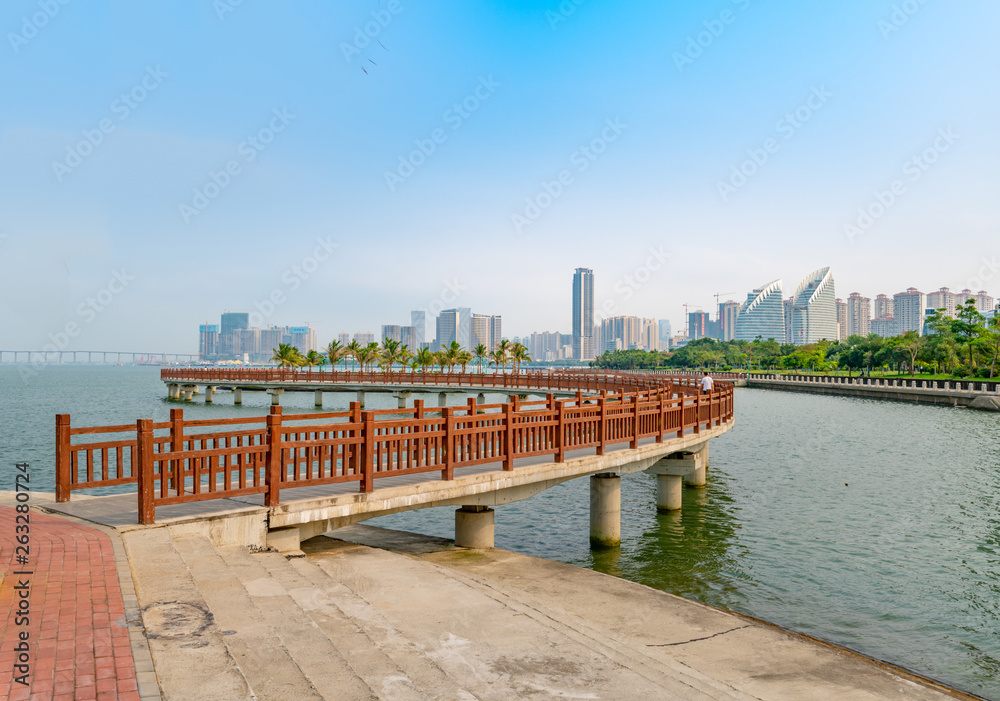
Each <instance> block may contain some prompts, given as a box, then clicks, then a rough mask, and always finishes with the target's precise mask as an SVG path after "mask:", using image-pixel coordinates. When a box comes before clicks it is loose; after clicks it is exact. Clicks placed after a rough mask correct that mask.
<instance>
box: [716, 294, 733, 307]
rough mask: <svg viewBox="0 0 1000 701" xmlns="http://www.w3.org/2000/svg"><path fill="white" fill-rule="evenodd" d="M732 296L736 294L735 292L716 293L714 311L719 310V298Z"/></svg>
mask: <svg viewBox="0 0 1000 701" xmlns="http://www.w3.org/2000/svg"><path fill="white" fill-rule="evenodd" d="M734 294H736V293H735V292H716V293H715V308H716V309H718V308H719V297H722V296H723V295H734Z"/></svg>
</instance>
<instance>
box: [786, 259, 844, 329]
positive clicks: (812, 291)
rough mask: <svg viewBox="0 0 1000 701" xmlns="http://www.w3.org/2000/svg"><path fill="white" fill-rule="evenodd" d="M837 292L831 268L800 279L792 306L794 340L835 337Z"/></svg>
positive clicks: (822, 269)
mask: <svg viewBox="0 0 1000 701" xmlns="http://www.w3.org/2000/svg"><path fill="white" fill-rule="evenodd" d="M839 335H840V334H839V330H838V328H837V295H836V290H835V289H834V282H833V275H832V274H831V273H830V268H820V269H819V270H815V271H813V272H812V273H810V274H809V275H807V276H806V277H805V279H803V280H802V282H801V283H799V287H798V289H797V290H795V308H794V309H793V310H792V343H794V344H795V345H798V346H802V345H805V344H807V343H816V342H818V341H822V340H824V339H826V340H828V341H836V340H837V338H838V337H839Z"/></svg>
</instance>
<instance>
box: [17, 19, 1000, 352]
mask: <svg viewBox="0 0 1000 701" xmlns="http://www.w3.org/2000/svg"><path fill="white" fill-rule="evenodd" d="M63 2H64V3H65V4H63V3H62V2H59V0H41V1H39V0H33V1H32V0H8V2H6V3H4V4H3V7H2V8H0V30H2V33H3V43H2V45H0V88H2V90H3V95H4V100H3V103H2V105H3V107H2V110H0V164H2V168H0V236H2V238H0V290H2V293H3V297H2V302H0V329H2V332H0V347H3V348H4V349H8V348H12V347H16V348H21V349H26V348H28V347H32V348H37V347H40V346H41V345H43V344H45V343H48V342H50V340H51V336H52V335H55V336H56V337H59V334H60V333H61V332H63V331H64V330H65V328H66V326H67V324H75V326H74V327H73V330H74V331H77V333H76V334H75V335H74V336H73V337H72V338H70V339H69V342H68V345H67V347H68V348H78V349H87V348H98V349H100V348H108V349H123V350H132V349H135V350H139V351H160V350H163V351H170V352H192V351H195V350H196V349H197V333H196V331H197V324H198V323H203V322H204V321H206V320H209V321H212V322H217V320H218V316H219V314H220V312H222V311H224V310H226V309H231V310H234V311H236V310H246V311H254V310H255V309H256V310H263V311H262V312H261V316H262V318H263V319H264V321H265V323H274V324H293V325H294V324H299V323H302V322H305V321H308V322H310V323H311V324H312V325H313V326H314V327H316V328H317V329H318V330H319V336H320V341H321V342H323V343H325V342H326V341H328V340H330V339H331V338H332V337H333V336H334V334H336V333H338V332H340V331H348V332H352V333H353V332H355V331H365V330H370V331H373V332H375V333H378V332H379V327H380V325H381V324H388V323H407V322H408V319H409V311H410V310H411V309H420V308H427V309H432V310H433V309H436V308H440V307H442V306H454V305H458V306H470V307H472V308H473V309H474V310H475V311H477V312H484V313H494V314H501V315H503V317H504V330H505V333H506V334H507V335H522V334H527V333H530V332H531V331H541V330H561V331H563V332H568V331H569V328H570V318H571V310H570V291H571V279H572V272H573V270H574V268H576V267H578V266H584V267H591V268H593V269H594V271H595V276H596V296H597V303H598V306H599V307H600V306H602V305H606V306H607V308H608V309H609V310H612V311H613V312H614V313H623V314H635V315H641V316H651V317H657V318H668V319H671V320H672V321H673V322H674V325H675V327H676V326H678V325H679V324H678V322H680V321H681V317H682V314H683V307H682V305H683V304H684V303H689V304H691V305H692V309H694V308H698V307H701V308H704V309H706V310H708V309H710V308H711V307H712V305H713V304H714V297H713V295H714V294H715V293H723V296H724V298H727V297H728V298H733V299H737V300H740V299H744V298H745V296H746V293H747V291H748V290H749V289H751V288H753V287H755V286H757V285H759V284H761V283H764V282H768V281H770V280H772V279H774V278H777V277H781V278H783V279H784V281H785V288H786V294H791V291H793V290H794V287H795V286H796V285H797V284H798V282H799V280H800V279H801V278H802V277H804V276H805V275H806V274H807V273H809V272H810V271H812V270H815V269H817V268H820V267H823V266H826V265H830V266H832V268H833V273H834V277H835V279H836V282H837V290H838V295H839V296H841V297H846V296H847V295H848V294H849V293H850V292H853V291H859V292H861V293H863V294H866V295H869V296H874V295H876V294H878V293H882V292H884V293H888V294H892V293H894V292H897V291H900V290H902V289H904V288H906V287H908V286H911V285H912V286H916V287H919V288H921V289H923V290H924V291H930V290H933V289H936V288H937V287H939V286H949V287H951V288H953V289H961V288H963V287H966V286H970V287H974V288H977V289H978V288H980V287H982V288H985V289H987V290H989V291H990V292H991V293H994V294H996V293H1000V265H998V260H1000V237H998V236H997V233H998V223H1000V221H998V220H1000V197H997V194H996V192H997V185H998V172H997V168H996V163H997V162H998V160H1000V139H998V128H997V124H1000V109H998V107H1000V93H998V91H997V87H998V85H997V82H998V76H1000V46H998V45H997V43H996V41H995V36H996V32H997V28H998V20H1000V6H998V5H997V4H996V3H995V2H989V1H987V0H966V1H955V2H949V3H945V2H943V1H942V0H926V1H925V2H923V3H921V2H920V1H919V0H908V2H894V1H889V0H865V1H864V2H862V1H861V0H842V1H840V2H820V3H793V2H790V1H782V2H777V1H772V2H769V3H764V2H760V1H759V0H736V1H732V0H713V1H712V2H702V3H697V4H695V3H681V2H628V1H624V2H616V3H610V2H597V0H576V2H574V1H573V0H566V1H565V2H558V1H556V0H551V1H542V0H536V1H534V2H528V1H523V2H496V1H495V2H459V1H458V0H454V1H450V2H449V1H442V2H420V3H417V2H412V1H411V0H398V2H388V1H387V0H381V1H379V0H344V1H342V2H337V3H325V2H318V1H316V2H298V3H294V4H292V3H276V2H264V1H263V0H243V1H242V2H237V0H217V1H216V2H213V1H212V0H187V1H182V0H178V1H175V2H144V3H133V2H124V1H111V0H105V1H103V2H99V1H95V2H88V3H84V2H82V1H81V0H68V1H67V0H63ZM366 71H367V72H366ZM123 96H124V97H123ZM796 114H798V117H796ZM789 115H790V116H789ZM94 144H96V145H94ZM421 149H422V150H421ZM227 168H228V169H229V172H228V173H227V172H226V171H227ZM741 168H742V172H740V169H741ZM213 174H214V176H213ZM894 187H895V193H894V192H893V189H894ZM859 210H861V211H860V212H859ZM321 259H322V260H321ZM976 283H979V284H978V285H977V284H976ZM448 289H457V290H458V292H457V293H454V294H451V293H448V294H446V295H445V299H442V296H441V293H442V290H448ZM275 291H277V293H278V295H277V297H276V298H277V299H280V300H281V301H280V302H279V303H278V304H276V305H274V308H273V310H269V306H268V305H269V302H268V300H269V298H271V296H272V295H273V294H274V293H275ZM89 300H93V302H90V301H89ZM88 305H89V306H88ZM268 311H269V313H264V312H268Z"/></svg>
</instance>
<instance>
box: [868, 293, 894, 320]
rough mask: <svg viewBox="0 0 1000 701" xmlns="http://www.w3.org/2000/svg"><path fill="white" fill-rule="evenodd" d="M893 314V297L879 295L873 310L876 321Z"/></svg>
mask: <svg viewBox="0 0 1000 701" xmlns="http://www.w3.org/2000/svg"><path fill="white" fill-rule="evenodd" d="M893 313H894V310H893V306H892V297H889V296H888V295H879V296H878V297H876V298H875V309H874V310H873V314H874V317H875V318H876V319H881V318H883V317H887V316H893Z"/></svg>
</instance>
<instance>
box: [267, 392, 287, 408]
mask: <svg viewBox="0 0 1000 701" xmlns="http://www.w3.org/2000/svg"><path fill="white" fill-rule="evenodd" d="M284 391H285V390H283V389H269V390H267V393H268V394H270V395H271V406H280V405H281V395H282V394H283V393H284Z"/></svg>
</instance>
